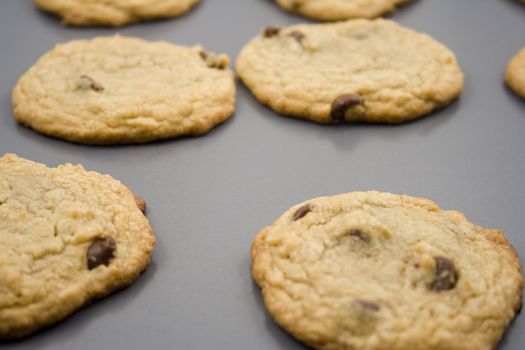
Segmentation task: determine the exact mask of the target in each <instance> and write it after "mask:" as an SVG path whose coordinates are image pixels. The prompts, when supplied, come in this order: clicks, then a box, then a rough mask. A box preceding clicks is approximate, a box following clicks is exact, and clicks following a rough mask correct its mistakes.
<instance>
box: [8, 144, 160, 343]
mask: <svg viewBox="0 0 525 350" xmlns="http://www.w3.org/2000/svg"><path fill="white" fill-rule="evenodd" d="M154 245H155V238H154V236H153V233H152V230H151V227H150V225H149V223H148V220H147V219H146V217H145V216H144V215H143V214H142V212H141V211H140V208H139V207H138V202H137V201H136V199H135V196H134V195H133V194H132V193H131V192H130V191H129V190H128V189H127V188H126V187H125V186H124V185H123V184H122V183H120V182H119V181H117V180H115V179H113V178H112V177H111V176H109V175H101V174H99V173H96V172H93V171H86V170H84V168H83V167H82V166H80V165H76V166H74V165H71V164H65V165H60V166H58V167H57V168H48V167H46V166H45V165H43V164H39V163H35V162H32V161H29V160H25V159H22V158H19V157H17V156H15V155H12V154H7V155H5V156H4V157H2V158H0V248H1V249H0V339H2V340H8V339H16V338H20V337H24V336H27V335H29V334H31V333H33V332H35V331H37V330H38V329H40V328H42V327H46V326H49V325H52V324H54V323H56V322H58V321H60V320H61V319H63V318H65V317H67V316H68V315H69V314H71V313H73V312H74V311H75V310H77V309H78V308H80V307H82V306H83V305H85V304H87V303H89V302H90V301H92V300H94V299H97V298H100V297H103V296H104V295H106V294H109V293H111V292H113V291H115V290H118V289H120V288H123V287H125V286H127V285H129V284H131V283H132V282H133V281H134V280H135V279H136V278H137V277H138V275H139V274H140V272H141V271H143V270H144V269H145V268H146V267H147V265H148V264H149V261H150V255H151V253H152V250H153V248H154Z"/></svg>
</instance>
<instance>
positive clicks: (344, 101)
mask: <svg viewBox="0 0 525 350" xmlns="http://www.w3.org/2000/svg"><path fill="white" fill-rule="evenodd" d="M361 103H363V98H362V97H361V96H359V95H357V94H345V95H341V96H339V97H338V98H336V99H335V100H334V102H332V112H331V113H330V115H331V116H332V118H334V119H335V120H344V119H345V114H346V111H347V110H349V109H350V108H352V107H354V106H357V105H360V104H361Z"/></svg>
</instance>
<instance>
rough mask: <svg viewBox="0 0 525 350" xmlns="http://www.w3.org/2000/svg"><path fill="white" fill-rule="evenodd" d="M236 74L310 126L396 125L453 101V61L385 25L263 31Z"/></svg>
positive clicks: (459, 77)
mask: <svg viewBox="0 0 525 350" xmlns="http://www.w3.org/2000/svg"><path fill="white" fill-rule="evenodd" d="M237 73H238V74H239V76H240V78H241V79H242V81H243V82H244V84H245V85H246V86H247V87H248V88H249V89H250V90H251V91H252V93H253V94H254V95H255V97H256V98H257V99H258V100H259V101H260V102H262V103H263V104H266V105H268V106H270V107H271V108H272V109H274V110H275V111H277V112H279V113H281V114H284V115H288V116H292V117H297V118H304V119H310V120H313V121H315V122H318V123H341V122H373V123H401V122H405V121H409V120H412V119H415V118H418V117H421V116H423V115H426V114H428V113H430V112H432V111H433V110H435V109H437V108H441V107H444V106H446V105H448V104H449V103H451V102H452V101H454V100H455V99H456V98H458V96H459V95H460V93H461V91H462V89H463V73H462V71H461V69H460V67H459V65H458V63H457V61H456V58H455V56H454V54H453V53H452V52H451V51H450V50H448V49H447V48H446V47H445V46H443V45H442V44H440V43H439V42H437V41H436V40H434V39H433V38H431V37H430V36H428V35H426V34H421V33H417V32H414V31H412V30H409V29H406V28H403V27H401V26H399V25H397V24H395V23H394V22H392V21H388V20H383V19H378V20H351V21H346V22H340V23H335V24H316V25H297V26H292V27H288V28H278V27H268V28H265V29H264V30H263V31H262V33H261V34H260V35H259V36H258V37H256V38H255V39H253V40H252V41H251V42H250V43H248V44H247V45H246V46H245V47H244V48H243V49H242V51H241V53H240V55H239V57H238V59H237Z"/></svg>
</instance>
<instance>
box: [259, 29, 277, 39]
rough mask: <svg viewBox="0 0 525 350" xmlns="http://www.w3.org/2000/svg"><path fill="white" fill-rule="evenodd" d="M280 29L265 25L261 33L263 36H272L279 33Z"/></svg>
mask: <svg viewBox="0 0 525 350" xmlns="http://www.w3.org/2000/svg"><path fill="white" fill-rule="evenodd" d="M280 31H281V28H280V27H266V28H264V32H263V35H264V37H265V38H272V37H274V36H276V35H278V34H279V32H280Z"/></svg>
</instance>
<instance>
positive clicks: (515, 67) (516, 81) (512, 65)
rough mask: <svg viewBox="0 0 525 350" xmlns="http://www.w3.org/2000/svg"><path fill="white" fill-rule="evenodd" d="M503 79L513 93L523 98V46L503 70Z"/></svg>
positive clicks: (524, 72) (524, 90)
mask: <svg viewBox="0 0 525 350" xmlns="http://www.w3.org/2000/svg"><path fill="white" fill-rule="evenodd" d="M505 81H506V82H507V85H508V86H509V87H510V88H511V89H512V90H514V92H515V93H517V94H518V95H520V96H521V97H523V98H525V48H523V49H521V50H520V51H519V52H518V53H517V54H516V55H515V56H514V57H512V59H511V60H510V61H509V64H508V65H507V70H506V71H505Z"/></svg>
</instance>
